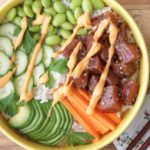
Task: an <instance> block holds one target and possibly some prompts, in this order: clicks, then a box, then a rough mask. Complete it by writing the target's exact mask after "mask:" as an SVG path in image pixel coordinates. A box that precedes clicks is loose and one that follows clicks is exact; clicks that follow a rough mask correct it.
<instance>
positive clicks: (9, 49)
mask: <svg viewBox="0 0 150 150" xmlns="http://www.w3.org/2000/svg"><path fill="white" fill-rule="evenodd" d="M0 51H2V52H4V53H5V54H7V56H9V57H11V56H12V55H13V45H12V42H11V40H10V39H9V38H7V37H4V36H0Z"/></svg>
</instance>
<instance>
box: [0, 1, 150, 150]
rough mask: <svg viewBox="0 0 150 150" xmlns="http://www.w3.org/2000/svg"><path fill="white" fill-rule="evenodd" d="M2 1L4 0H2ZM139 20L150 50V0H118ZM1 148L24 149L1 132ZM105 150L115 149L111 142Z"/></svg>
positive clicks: (6, 149)
mask: <svg viewBox="0 0 150 150" xmlns="http://www.w3.org/2000/svg"><path fill="white" fill-rule="evenodd" d="M0 1H1V2H2V1H4V0H0ZM118 1H119V2H120V3H121V4H122V5H124V7H125V8H126V9H127V10H128V11H129V12H130V14H131V15H132V16H133V17H134V19H135V20H136V21H137V23H138V25H139V27H140V29H141V31H142V33H143V35H144V37H145V40H146V43H147V46H148V49H149V50H150V0H118ZM0 150H23V148H21V147H20V146H17V145H16V144H15V143H13V142H12V141H10V140H9V139H8V138H7V137H5V136H4V135H3V134H2V133H0ZM103 150H115V147H114V146H113V144H110V145H109V146H107V147H106V148H104V149H103Z"/></svg>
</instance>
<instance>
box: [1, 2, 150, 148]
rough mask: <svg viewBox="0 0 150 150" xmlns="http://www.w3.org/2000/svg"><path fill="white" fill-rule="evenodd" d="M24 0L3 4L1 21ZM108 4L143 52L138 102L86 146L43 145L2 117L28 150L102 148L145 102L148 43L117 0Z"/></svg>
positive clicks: (8, 132)
mask: <svg viewBox="0 0 150 150" xmlns="http://www.w3.org/2000/svg"><path fill="white" fill-rule="evenodd" d="M22 1H23V0H9V1H8V2H7V3H5V5H3V6H2V7H1V8H0V22H2V20H3V19H4V18H5V15H6V13H7V12H8V10H9V9H10V8H12V7H14V6H16V5H18V4H19V3H21V2H22ZM103 1H104V2H105V4H106V5H108V6H110V7H112V9H113V10H114V11H116V12H117V13H118V14H119V15H120V16H121V17H122V18H123V19H124V20H125V22H127V23H128V25H129V27H130V29H131V30H132V32H133V35H134V37H135V40H136V42H137V44H138V46H139V47H140V49H141V53H142V59H141V63H140V78H139V82H140V90H139V93H138V97H137V100H136V103H135V104H134V106H133V107H132V108H131V110H130V111H129V112H128V113H127V114H126V116H125V117H124V118H123V120H122V122H121V123H120V125H119V126H118V127H117V129H116V130H115V131H114V132H112V133H109V134H107V135H105V136H104V137H103V138H102V139H101V140H100V141H99V142H98V143H94V144H89V145H86V146H76V147H62V148H58V147H56V148H55V147H47V146H43V145H40V144H37V143H34V142H31V141H30V140H28V139H25V138H24V137H23V136H21V135H19V134H17V133H16V132H14V130H12V129H11V128H10V127H9V126H8V124H7V122H6V121H5V120H3V119H2V118H0V131H2V132H3V133H4V134H5V135H6V136H8V138H10V139H11V140H13V141H14V142H15V143H17V144H19V145H20V146H22V147H24V148H25V149H28V150H96V149H100V148H102V147H104V146H106V145H108V144H109V143H111V142H112V141H113V140H114V139H116V138H117V137H118V136H119V135H120V134H121V133H123V132H124V131H125V129H126V128H127V127H128V126H129V125H130V123H131V122H132V120H133V119H134V118H135V116H136V114H137V113H138V111H139V109H140V108H141V106H142V103H143V102H144V98H145V96H146V92H147V88H148V82H149V59H148V52H147V48H146V44H145V41H144V38H143V36H142V34H141V32H140V30H139V28H138V26H137V24H136V23H135V21H134V20H133V18H132V17H131V16H130V15H129V14H128V12H127V11H126V10H125V9H124V8H123V7H122V6H121V5H120V4H119V3H118V2H117V1H115V0H103Z"/></svg>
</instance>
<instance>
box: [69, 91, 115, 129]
mask: <svg viewBox="0 0 150 150" xmlns="http://www.w3.org/2000/svg"><path fill="white" fill-rule="evenodd" d="M71 97H73V98H72V100H73V103H74V104H75V103H76V104H77V105H78V107H80V108H81V109H83V110H84V111H85V112H86V108H87V107H88V102H86V101H84V100H83V97H81V95H79V94H78V93H77V92H76V90H74V89H73V88H72V94H71ZM92 116H93V117H94V118H96V119H97V120H98V121H99V123H101V124H103V125H104V126H106V127H107V128H109V129H110V130H112V131H114V130H115V128H116V126H115V124H114V123H113V122H112V121H110V120H109V119H108V118H107V117H105V116H104V114H102V113H100V112H98V111H97V110H96V111H95V112H94V114H93V115H92Z"/></svg>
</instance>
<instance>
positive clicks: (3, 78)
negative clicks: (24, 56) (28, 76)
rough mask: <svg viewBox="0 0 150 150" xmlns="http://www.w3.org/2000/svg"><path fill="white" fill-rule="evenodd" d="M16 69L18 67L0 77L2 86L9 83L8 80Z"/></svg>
mask: <svg viewBox="0 0 150 150" xmlns="http://www.w3.org/2000/svg"><path fill="white" fill-rule="evenodd" d="M15 71H16V68H14V69H13V70H12V71H9V72H8V73H7V74H6V75H5V76H4V77H1V78H0V88H2V87H4V86H5V85H6V84H7V82H8V81H9V80H10V79H11V77H12V76H13V74H14V73H15Z"/></svg>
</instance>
